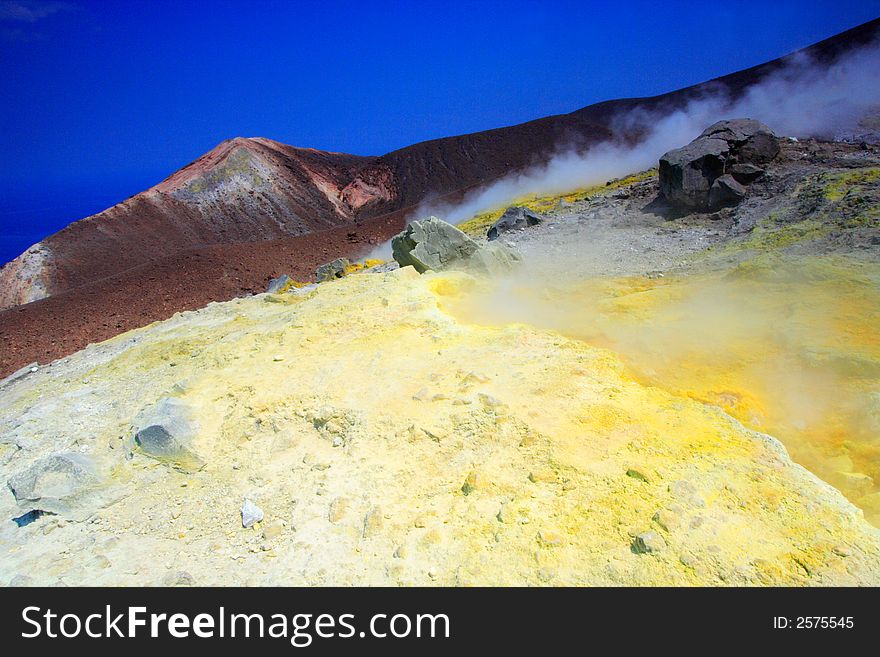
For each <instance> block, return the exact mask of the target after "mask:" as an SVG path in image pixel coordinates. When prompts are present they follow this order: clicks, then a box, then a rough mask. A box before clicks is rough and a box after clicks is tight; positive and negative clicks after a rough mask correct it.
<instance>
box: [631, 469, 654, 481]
mask: <svg viewBox="0 0 880 657" xmlns="http://www.w3.org/2000/svg"><path fill="white" fill-rule="evenodd" d="M626 476H627V477H631V478H632V479H638V480H639V481H643V482H645V483H646V484H648V483H651V480H650V479H648V477H647V475H645V474H644V473H642V472H641V471H639V470H636V469H635V468H630V469H629V470H627V471H626Z"/></svg>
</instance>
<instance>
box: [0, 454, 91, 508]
mask: <svg viewBox="0 0 880 657" xmlns="http://www.w3.org/2000/svg"><path fill="white" fill-rule="evenodd" d="M99 484H100V477H99V475H98V468H97V467H96V465H95V464H94V462H93V461H92V460H91V459H90V458H89V457H87V456H85V455H83V454H74V453H69V454H67V453H65V454H53V455H52V456H47V457H45V458H42V459H40V460H38V461H36V462H34V464H33V465H31V466H30V467H29V468H28V469H27V470H25V471H23V472H20V473H18V474H16V475H13V476H12V477H11V478H10V479H9V481H8V482H7V485H8V486H9V489H10V490H11V491H12V494H13V495H14V496H15V501H16V502H17V503H18V505H19V507H21V508H23V509H27V510H29V511H33V510H37V509H39V510H40V511H45V512H49V513H57V514H64V515H70V514H71V513H72V512H74V511H76V510H77V509H78V508H80V507H82V506H83V503H84V502H85V499H86V498H87V497H88V496H89V494H90V493H92V492H93V491H94V490H95V489H96V488H97V487H98V486H99Z"/></svg>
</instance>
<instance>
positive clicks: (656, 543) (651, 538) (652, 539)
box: [632, 531, 666, 554]
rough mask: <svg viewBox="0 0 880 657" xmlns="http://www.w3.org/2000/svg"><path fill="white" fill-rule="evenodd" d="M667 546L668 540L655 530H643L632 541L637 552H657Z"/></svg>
mask: <svg viewBox="0 0 880 657" xmlns="http://www.w3.org/2000/svg"><path fill="white" fill-rule="evenodd" d="M665 547H666V541H664V540H663V537H662V536H660V534H658V533H657V532H655V531H647V532H642V533H641V534H639V535H638V536H636V537H635V539H634V540H633V542H632V551H633V552H635V553H636V554H656V553H657V552H660V551H661V550H663V549H664V548H665Z"/></svg>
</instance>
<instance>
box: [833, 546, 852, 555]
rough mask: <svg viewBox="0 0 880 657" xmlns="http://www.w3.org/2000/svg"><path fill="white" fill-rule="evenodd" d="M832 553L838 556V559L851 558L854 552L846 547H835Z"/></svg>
mask: <svg viewBox="0 0 880 657" xmlns="http://www.w3.org/2000/svg"><path fill="white" fill-rule="evenodd" d="M831 551H832V552H834V554H836V555H837V556H838V557H850V556H852V550H851V549H850V548H849V547H848V546H846V545H835V546H834V547H833V548H832V549H831Z"/></svg>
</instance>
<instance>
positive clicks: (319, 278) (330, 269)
mask: <svg viewBox="0 0 880 657" xmlns="http://www.w3.org/2000/svg"><path fill="white" fill-rule="evenodd" d="M349 267H351V262H350V261H349V260H348V258H336V260H334V261H333V262H328V263H327V264H324V265H321V266H320V267H318V268H317V269H316V270H315V281H316V282H318V283H326V282H327V281H332V280H334V279H336V278H342V277H343V276H345V273H346V271H347V270H348V268H349Z"/></svg>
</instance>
